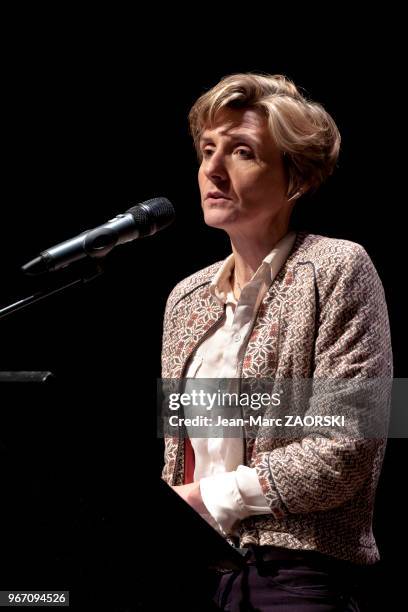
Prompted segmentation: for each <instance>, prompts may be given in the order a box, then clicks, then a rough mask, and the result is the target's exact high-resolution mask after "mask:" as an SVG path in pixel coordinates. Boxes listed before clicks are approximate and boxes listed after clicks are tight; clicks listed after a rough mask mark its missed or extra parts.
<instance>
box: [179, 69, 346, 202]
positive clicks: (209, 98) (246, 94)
mask: <svg viewBox="0 0 408 612" xmlns="http://www.w3.org/2000/svg"><path fill="white" fill-rule="evenodd" d="M225 107H229V108H252V109H254V110H258V111H260V112H261V113H262V114H263V115H264V116H266V117H267V119H268V123H269V129H270V131H271V134H272V137H273V139H274V141H275V143H276V145H277V146H278V148H279V149H280V150H281V152H282V154H283V160H284V163H285V167H286V170H287V175H288V192H287V197H288V198H289V197H292V196H293V195H295V194H297V193H298V192H299V191H300V192H303V193H304V192H305V191H308V190H309V189H313V190H315V189H317V188H318V187H319V186H320V185H321V183H322V182H323V181H324V180H325V179H326V178H327V177H328V176H329V175H330V174H331V173H332V172H333V170H334V168H335V165H336V161H337V158H338V154H339V149H340V140H341V138H340V133H339V130H338V129H337V126H336V124H335V122H334V120H333V119H332V117H331V116H330V115H329V113H327V112H326V111H325V109H324V108H323V107H322V106H321V105H320V104H317V103H316V102H312V101H310V100H307V99H306V98H305V97H304V96H303V95H301V93H300V92H299V91H298V89H297V87H296V85H295V84H294V83H293V82H292V81H290V80H289V79H288V78H286V77H285V76H283V75H281V74H275V75H269V74H265V75H262V74H253V73H247V74H232V75H230V76H227V77H224V78H223V79H221V81H220V82H219V83H217V85H215V87H213V88H212V89H210V90H209V91H207V92H206V93H205V94H203V95H202V96H201V97H200V98H198V100H197V101H196V103H195V104H194V106H193V107H192V109H191V111H190V113H189V123H190V131H191V134H192V136H193V139H194V144H195V147H196V150H197V153H198V156H199V158H201V152H200V146H199V143H200V137H201V134H202V132H203V130H204V129H205V128H206V127H208V126H212V125H214V122H215V119H216V115H217V113H218V112H219V111H220V110H221V109H222V108H225Z"/></svg>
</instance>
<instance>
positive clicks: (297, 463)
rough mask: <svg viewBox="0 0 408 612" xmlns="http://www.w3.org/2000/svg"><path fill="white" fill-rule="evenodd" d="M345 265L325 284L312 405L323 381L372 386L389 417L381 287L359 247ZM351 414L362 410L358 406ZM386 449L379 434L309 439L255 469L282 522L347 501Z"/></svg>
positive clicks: (261, 456)
mask: <svg viewBox="0 0 408 612" xmlns="http://www.w3.org/2000/svg"><path fill="white" fill-rule="evenodd" d="M339 259H342V261H340V260H339V262H338V264H337V265H336V268H335V272H333V273H332V276H331V277H330V278H326V279H325V282H324V283H322V285H323V286H324V287H325V289H324V294H322V295H320V296H319V310H320V312H319V317H318V324H317V333H316V341H315V354H314V372H313V385H312V395H311V398H310V404H309V405H310V406H313V405H314V404H316V403H317V404H318V394H317V395H316V389H317V384H318V381H322V380H329V379H330V380H334V379H335V380H336V381H337V380H340V381H351V382H358V381H361V382H367V381H369V380H371V381H375V388H376V390H377V392H379V394H380V397H381V401H383V402H385V404H386V412H387V411H388V409H389V402H390V380H391V377H392V352H391V341H390V330H389V323H388V314H387V307H386V303H385V298H384V291H383V288H382V285H381V281H380V279H379V277H378V274H377V272H376V270H375V268H374V266H373V264H372V262H371V260H370V258H369V257H368V255H367V253H366V252H365V250H364V249H363V248H362V247H361V246H359V245H353V246H352V248H350V249H349V251H348V252H347V253H346V255H344V256H343V257H342V258H339ZM332 270H333V268H332ZM320 273H321V274H323V275H324V274H327V271H326V270H324V269H323V270H321V271H320ZM317 274H319V271H317ZM318 285H319V283H318V282H317V286H318ZM348 401H350V400H348ZM351 408H354V409H355V410H358V406H354V407H353V406H351ZM384 447H385V441H384V438H382V437H379V436H371V437H369V436H364V435H362V436H361V435H360V436H353V435H342V434H340V435H326V436H322V435H313V434H308V435H305V437H303V438H302V439H300V440H297V441H293V442H291V443H288V444H287V445H285V446H281V447H279V448H276V449H274V450H272V451H270V452H260V453H257V454H256V456H255V467H256V470H257V475H258V478H259V481H260V484H261V487H262V490H263V493H264V495H265V498H266V499H267V501H268V504H269V506H270V508H271V511H272V513H273V514H274V516H275V517H276V518H282V517H283V516H285V515H288V514H291V513H307V512H316V511H325V510H328V509H331V508H335V507H337V506H340V505H341V504H343V503H345V502H346V501H347V500H349V499H350V498H352V497H353V496H354V495H355V493H356V492H357V491H358V489H359V488H360V487H362V485H363V484H364V483H365V482H366V481H367V480H368V479H369V478H371V477H372V473H373V468H374V465H375V462H377V461H381V460H382V456H383V452H384Z"/></svg>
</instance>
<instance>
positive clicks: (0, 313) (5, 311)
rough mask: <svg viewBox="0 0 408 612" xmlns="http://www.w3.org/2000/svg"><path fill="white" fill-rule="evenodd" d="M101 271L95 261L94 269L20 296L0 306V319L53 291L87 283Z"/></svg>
mask: <svg viewBox="0 0 408 612" xmlns="http://www.w3.org/2000/svg"><path fill="white" fill-rule="evenodd" d="M103 272H104V269H103V267H102V266H101V265H100V263H96V265H95V267H94V269H92V270H90V271H88V272H87V273H85V274H81V276H80V277H79V278H76V279H74V280H70V281H68V282H65V283H64V284H63V285H60V286H59V287H53V288H52V289H44V290H42V291H37V293H34V294H33V295H29V296H27V297H25V298H22V299H21V300H18V301H17V302H14V303H13V304H9V305H8V306H5V307H4V308H1V309H0V319H3V318H4V317H7V316H8V315H10V314H12V313H13V312H16V311H17V310H22V309H23V308H26V307H27V306H30V305H31V304H35V302H39V301H40V300H43V299H44V298H46V297H49V296H50V295H54V294H55V293H59V292H60V291H64V289H69V288H70V287H75V286H76V285H83V284H85V283H88V282H89V281H91V280H93V279H94V278H96V277H98V276H100V275H101V274H103Z"/></svg>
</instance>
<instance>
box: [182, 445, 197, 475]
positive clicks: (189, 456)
mask: <svg viewBox="0 0 408 612" xmlns="http://www.w3.org/2000/svg"><path fill="white" fill-rule="evenodd" d="M194 468H195V455H194V449H193V447H192V445H191V441H190V438H186V439H185V440H184V484H189V483H190V482H194Z"/></svg>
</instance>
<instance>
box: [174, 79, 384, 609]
mask: <svg viewBox="0 0 408 612" xmlns="http://www.w3.org/2000/svg"><path fill="white" fill-rule="evenodd" d="M189 118H190V127H191V132H192V135H193V138H194V143H195V146H196V148H197V151H198V155H199V159H200V169H199V173H198V181H199V186H200V193H201V205H202V208H203V212H204V219H205V222H206V223H207V224H208V225H210V226H211V227H215V228H219V229H223V230H224V231H226V232H227V234H228V236H229V238H230V240H231V248H232V253H231V255H230V256H229V257H228V258H227V259H226V260H225V261H224V262H218V263H216V264H213V265H211V266H209V267H208V268H205V269H204V270H200V271H199V272H197V273H195V274H193V275H192V276H190V277H189V278H187V279H185V280H183V281H182V282H181V283H179V284H178V285H177V286H176V287H175V289H174V290H173V291H172V293H171V295H170V297H169V299H168V303H167V307H166V313H165V321H164V334H163V377H164V378H182V377H186V378H191V377H200V378H214V377H217V378H249V377H263V378H268V379H270V378H280V379H291V380H293V379H313V380H314V381H317V380H322V379H328V378H330V379H336V380H337V379H347V380H349V379H350V380H367V379H373V378H375V379H379V378H385V379H386V378H389V377H391V375H392V355H391V346H390V333H389V325H388V316H387V309H386V304H385V300H384V293H383V289H382V286H381V282H380V280H379V278H378V276H377V273H376V271H375V269H374V266H373V264H372V262H371V260H370V259H369V257H368V255H367V254H366V252H365V251H364V249H363V248H362V247H361V246H360V245H358V244H355V243H352V242H348V241H343V240H335V239H330V238H326V237H322V236H316V235H311V234H304V233H298V234H295V233H294V232H292V231H290V227H289V224H290V218H291V213H292V210H293V207H294V205H295V203H296V200H297V199H298V198H299V197H300V196H301V195H303V194H304V193H306V192H308V191H310V190H315V189H317V188H318V187H319V185H320V184H321V183H322V182H323V180H324V179H325V178H326V177H328V176H329V175H330V174H331V173H332V171H333V169H334V167H335V164H336V160H337V157H338V153H339V146H340V135H339V132H338V129H337V127H336V125H335V123H334V121H333V119H332V118H331V117H330V116H329V114H328V113H327V112H326V111H325V110H324V109H323V108H322V106H320V105H319V104H316V103H314V102H310V101H308V100H306V99H305V98H304V97H303V96H302V95H301V94H300V93H299V91H298V89H297V88H296V87H295V85H294V84H293V83H292V82H290V81H289V80H288V79H286V78H285V77H283V76H281V75H275V76H271V75H269V76H268V75H256V74H237V75H232V76H229V77H226V78H224V79H222V80H221V81H220V82H219V83H218V84H217V85H216V86H215V87H214V88H213V89H211V90H210V91H209V92H207V93H206V94H204V95H203V96H201V98H199V99H198V100H197V102H196V103H195V105H194V106H193V108H192V110H191V112H190V117H189ZM245 434H246V432H245ZM266 434H267V432H265V431H263V428H262V427H260V428H259V431H258V434H257V435H256V437H255V438H249V437H248V436H246V435H245V436H244V439H242V438H226V439H211V438H208V439H203V438H200V439H195V438H191V440H190V439H188V438H186V439H183V438H182V437H181V436H179V437H174V438H168V439H167V440H166V454H165V466H164V471H163V477H164V479H165V480H166V481H167V482H168V483H169V484H170V485H172V486H173V487H174V490H175V491H177V493H178V494H179V495H181V496H182V497H183V498H184V499H185V500H186V501H187V502H188V503H189V504H190V505H191V506H192V507H193V508H194V509H195V510H197V512H199V513H200V514H201V515H202V516H204V517H206V518H207V520H209V521H212V522H213V523H214V525H215V526H216V527H217V528H218V529H219V530H220V531H221V532H222V533H223V534H225V536H227V537H229V538H230V539H232V540H234V539H235V541H236V543H237V544H238V546H240V547H241V548H248V549H249V552H248V554H247V559H248V568H247V569H246V570H245V571H244V572H241V573H240V574H230V575H228V574H227V575H225V576H223V577H222V579H221V581H220V585H219V589H218V593H217V602H218V604H219V605H220V606H221V608H224V607H225V608H226V609H228V610H239V609H248V610H249V609H252V608H251V606H252V607H253V608H256V609H257V610H269V609H272V608H273V610H277V611H279V610H281V609H282V610H289V609H293V610H297V611H299V610H304V611H306V610H335V609H336V610H340V609H342V610H355V609H357V608H356V604H355V602H354V601H353V598H352V596H351V594H350V576H351V575H352V573H353V568H355V567H358V566H364V565H367V564H372V563H374V562H375V561H377V560H378V558H379V555H378V549H377V546H376V543H375V540H374V537H373V533H372V513H373V503H374V494H375V489H376V486H377V481H378V477H379V472H380V466H381V462H382V458H383V453H384V442H383V441H382V440H379V439H354V438H350V437H348V438H347V437H345V436H318V435H312V434H311V435H308V436H305V437H304V438H303V439H302V440H300V441H298V440H294V439H286V440H285V439H276V438H274V437H272V436H270V435H266ZM240 606H241V607H240Z"/></svg>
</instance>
